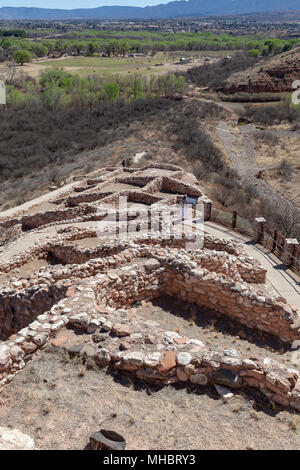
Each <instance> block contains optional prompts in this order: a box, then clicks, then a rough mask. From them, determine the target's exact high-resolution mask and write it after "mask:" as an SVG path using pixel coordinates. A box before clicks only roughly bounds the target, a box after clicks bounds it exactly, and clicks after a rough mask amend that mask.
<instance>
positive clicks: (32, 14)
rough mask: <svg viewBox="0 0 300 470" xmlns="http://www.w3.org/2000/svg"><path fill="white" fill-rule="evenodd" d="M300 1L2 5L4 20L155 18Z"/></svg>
mask: <svg viewBox="0 0 300 470" xmlns="http://www.w3.org/2000/svg"><path fill="white" fill-rule="evenodd" d="M299 8H300V3H299V0H285V2H283V1H282V0H188V1H181V0H179V1H173V2H170V3H167V4H165V5H156V6H153V7H144V8H141V7H129V6H128V7H122V6H107V7H105V6H104V7H99V8H90V9H84V8H82V9H76V10H59V9H57V10H55V9H47V8H23V7H2V8H0V19H5V20H10V19H11V20H17V19H22V20H24V19H28V20H29V19H30V20H31V19H33V20H34V19H35V20H43V19H45V20H67V19H70V20H72V19H73V20H75V19H152V18H178V17H184V16H215V15H238V14H247V13H260V12H278V11H294V10H299Z"/></svg>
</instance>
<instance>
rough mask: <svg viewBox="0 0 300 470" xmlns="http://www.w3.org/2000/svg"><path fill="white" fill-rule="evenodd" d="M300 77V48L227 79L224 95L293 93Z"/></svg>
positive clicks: (223, 89)
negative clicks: (295, 82)
mask: <svg viewBox="0 0 300 470" xmlns="http://www.w3.org/2000/svg"><path fill="white" fill-rule="evenodd" d="M299 77H300V47H297V48H295V49H293V50H291V51H288V52H284V53H282V54H278V55H276V56H275V57H272V58H270V59H269V60H268V61H266V62H264V63H262V62H259V63H257V64H256V65H255V66H252V67H251V68H249V69H247V70H244V71H243V72H237V73H235V74H233V75H232V76H231V77H230V78H228V79H227V81H226V84H225V87H224V88H222V91H223V92H224V93H236V92H247V93H265V92H272V93H280V92H290V91H292V83H293V82H294V81H295V80H298V79H299Z"/></svg>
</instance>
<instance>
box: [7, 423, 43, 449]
mask: <svg viewBox="0 0 300 470" xmlns="http://www.w3.org/2000/svg"><path fill="white" fill-rule="evenodd" d="M0 450H35V443H34V441H33V439H31V437H29V436H28V435H27V434H24V433H22V432H21V431H19V430H18V429H10V428H4V427H2V426H0Z"/></svg>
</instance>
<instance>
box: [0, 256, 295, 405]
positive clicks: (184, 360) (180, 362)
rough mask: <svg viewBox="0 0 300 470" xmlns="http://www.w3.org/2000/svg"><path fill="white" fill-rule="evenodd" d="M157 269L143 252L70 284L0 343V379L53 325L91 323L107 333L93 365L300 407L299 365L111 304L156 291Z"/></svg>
mask: <svg viewBox="0 0 300 470" xmlns="http://www.w3.org/2000/svg"><path fill="white" fill-rule="evenodd" d="M163 272H164V271H163V268H162V266H161V264H160V263H159V262H158V261H157V260H153V259H149V260H148V261H147V260H145V265H144V266H143V267H141V266H140V267H139V268H138V269H136V270H135V269H132V268H130V269H121V270H118V271H114V272H111V273H108V274H98V275H97V276H96V277H94V278H92V282H88V283H87V281H85V283H84V281H81V282H77V283H76V284H75V285H74V287H69V290H68V291H67V293H66V295H67V297H65V298H64V299H63V300H60V301H59V302H58V303H57V304H56V305H54V306H53V307H52V308H51V309H50V310H49V311H47V312H45V313H43V314H41V315H39V316H38V317H37V318H36V319H35V321H34V322H33V323H31V324H30V325H29V326H28V327H25V328H23V329H22V330H21V331H19V332H18V333H17V334H14V335H12V336H11V337H10V338H9V340H8V341H6V342H5V343H0V386H1V385H5V384H6V383H8V382H9V381H11V380H12V378H13V376H14V375H15V374H16V373H18V372H19V371H20V370H22V369H23V368H24V367H25V365H26V363H28V362H29V361H30V360H32V358H33V357H34V353H35V352H36V351H38V349H39V348H44V347H45V345H46V344H47V342H48V341H49V339H51V337H53V336H54V335H55V334H56V332H57V331H58V330H60V329H61V328H63V327H65V326H66V325H70V326H71V327H76V328H80V329H82V330H84V331H86V332H88V333H90V334H92V333H93V332H95V331H96V330H97V328H102V329H103V330H104V331H106V332H108V333H109V332H111V334H112V336H109V340H108V343H106V344H105V347H101V348H100V349H99V348H98V347H97V346H95V351H94V360H95V363H96V364H97V365H98V366H99V367H106V366H107V365H109V364H112V365H113V366H114V367H115V368H117V369H119V370H121V371H124V372H126V373H131V374H134V375H135V376H136V377H138V378H139V379H141V380H145V381H148V382H152V383H153V382H154V383H159V384H162V385H167V384H172V383H180V382H181V383H192V384H194V385H197V386H200V387H201V386H204V385H207V384H208V383H213V384H221V385H225V386H230V388H234V389H245V388H247V387H254V388H257V389H258V390H260V391H261V392H263V393H264V394H265V395H266V396H268V397H269V398H270V399H271V400H273V401H275V402H276V403H279V404H281V405H283V406H291V407H294V408H295V409H297V410H300V381H299V372H298V371H295V370H291V369H286V368H285V367H283V366H282V365H280V364H278V363H276V362H274V361H273V360H271V359H268V358H266V359H264V360H263V361H259V360H257V359H254V358H251V359H249V358H245V357H242V356H241V355H240V353H239V352H238V351H235V350H225V351H219V352H218V351H211V350H209V348H208V347H207V346H205V345H204V344H203V343H202V342H201V341H199V340H195V339H189V338H186V337H183V336H182V335H180V334H179V333H176V332H174V331H164V330H162V329H161V328H160V326H159V324H158V323H157V322H155V321H151V320H148V321H145V320H143V319H141V318H140V319H136V320H135V323H133V324H132V323H130V322H129V321H128V316H127V314H126V311H125V310H118V308H117V306H118V305H120V306H122V307H124V305H126V304H132V303H133V302H135V301H136V300H137V299H142V298H143V299H148V298H149V299H150V298H153V297H155V296H159V295H160V294H161V292H162V290H161V289H162V285H161V284H160V282H158V279H159V278H160V277H161V276H162V274H163ZM121 288H122V289H121ZM101 305H102V307H101ZM89 357H90V356H89Z"/></svg>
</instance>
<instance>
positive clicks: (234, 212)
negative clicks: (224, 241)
mask: <svg viewBox="0 0 300 470" xmlns="http://www.w3.org/2000/svg"><path fill="white" fill-rule="evenodd" d="M236 219H237V211H233V213H232V223H231V227H232V228H233V229H235V227H236Z"/></svg>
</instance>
